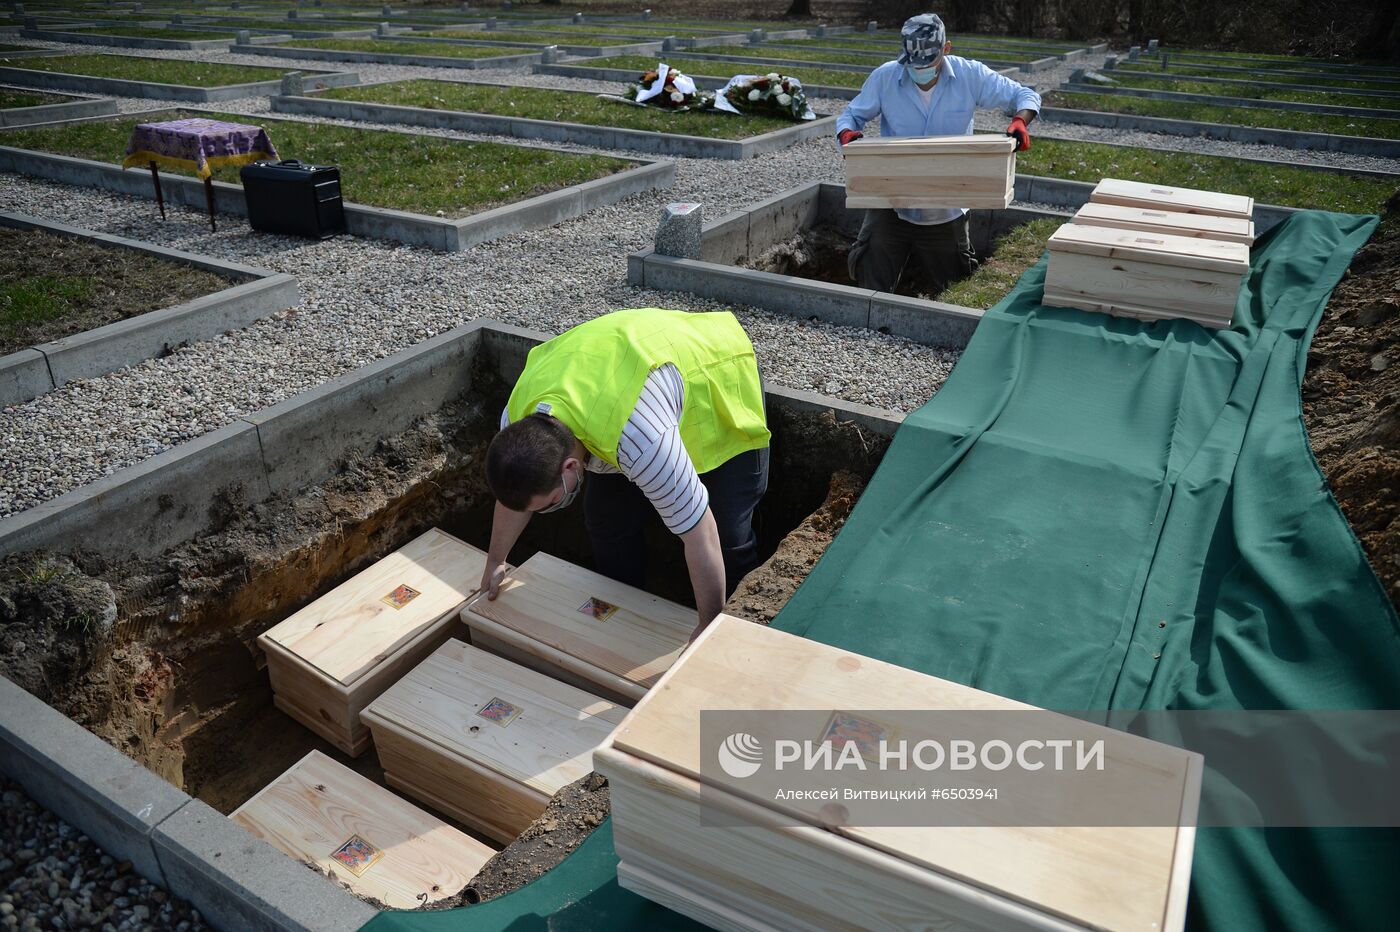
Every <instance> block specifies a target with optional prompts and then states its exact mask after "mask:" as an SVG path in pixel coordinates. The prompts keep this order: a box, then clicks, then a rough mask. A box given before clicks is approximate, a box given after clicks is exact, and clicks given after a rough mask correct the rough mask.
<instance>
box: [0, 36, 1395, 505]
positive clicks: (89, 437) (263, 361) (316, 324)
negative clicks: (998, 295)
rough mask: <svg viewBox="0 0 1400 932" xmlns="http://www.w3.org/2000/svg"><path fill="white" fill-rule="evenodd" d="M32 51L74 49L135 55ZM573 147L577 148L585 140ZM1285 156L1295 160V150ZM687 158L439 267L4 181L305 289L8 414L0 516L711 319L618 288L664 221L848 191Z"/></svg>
mask: <svg viewBox="0 0 1400 932" xmlns="http://www.w3.org/2000/svg"><path fill="white" fill-rule="evenodd" d="M32 44H35V45H43V46H51V47H62V48H64V49H66V50H70V51H77V52H83V53H92V52H100V51H114V52H123V51H126V52H130V51H131V50H121V49H105V48H103V47H95V46H81V47H74V46H59V45H58V44H55V43H32ZM139 54H142V55H154V56H158V57H171V58H186V59H191V58H193V59H202V60H209V61H224V62H236V63H245V64H257V65H268V64H271V63H272V62H273V61H274V60H271V59H264V58H261V57H257V58H254V57H252V56H246V55H237V54H234V53H230V52H144V51H143V52H140V53H139ZM278 61H279V65H280V60H278ZM300 64H301V65H303V66H304V67H305V68H306V69H308V70H317V69H320V70H324V69H326V68H334V67H340V66H337V65H335V64H333V63H326V62H314V61H309V62H302V63H300ZM1084 64H1085V63H1083V62H1076V63H1072V64H1065V65H1061V66H1059V67H1057V68H1055V69H1053V70H1051V71H1046V72H1039V73H1037V74H1035V75H1034V76H1032V78H1030V79H1028V82H1027V83H1030V84H1032V86H1036V87H1037V88H1039V89H1041V90H1046V89H1049V88H1052V87H1054V86H1057V85H1058V84H1059V83H1060V82H1062V81H1064V80H1066V79H1068V77H1069V73H1070V72H1071V71H1072V70H1073V69H1074V68H1076V67H1083V65H1084ZM1092 64H1097V61H1094V62H1092ZM295 66H296V63H293V64H292V67H295ZM343 67H345V68H347V69H353V70H355V71H358V72H359V73H360V74H361V75H362V78H363V79H364V80H365V81H387V80H395V79H401V78H405V77H442V78H452V79H457V80H462V79H464V78H465V77H467V76H468V75H470V77H471V78H472V79H473V80H483V81H494V82H500V83H514V84H522V85H526V84H528V85H542V86H550V87H561V88H564V87H567V88H575V89H580V90H595V91H602V90H616V85H614V84H611V83H598V82H591V81H580V80H576V79H568V78H557V77H551V76H542V75H532V74H528V73H526V72H524V71H521V70H514V71H499V72H496V71H493V72H472V73H464V72H462V71H458V70H452V69H431V68H410V67H403V66H395V65H345V66H343ZM119 105H120V107H121V109H122V110H123V111H124V112H130V111H135V110H147V109H153V108H159V107H161V106H164V104H163V103H162V102H160V101H151V100H135V99H122V100H120V101H119ZM218 107H219V108H220V109H224V110H228V111H232V112H239V113H247V114H261V113H267V112H268V100H267V98H265V97H258V98H248V99H244V100H240V101H232V102H227V103H223V104H219V105H218ZM842 107H844V103H843V102H840V101H829V100H818V101H814V108H815V109H817V110H818V111H819V112H822V113H834V112H839V111H840V110H841V109H842ZM336 122H341V121H336ZM368 125H373V124H368ZM978 127H979V128H980V129H985V130H989V131H996V130H1000V129H1004V128H1005V119H1004V118H1003V117H1001V116H1000V115H996V114H981V115H979V117H978ZM390 128H397V129H402V127H390ZM1037 129H1040V127H1037ZM415 131H416V132H423V133H425V134H428V135H441V136H451V137H458V138H475V139H498V138H499V137H491V136H481V135H476V134H463V133H455V132H448V131H437V130H415ZM1080 131H1083V132H1084V135H1082V136H1081V135H1080ZM1102 132H1103V131H1101V130H1090V129H1089V128H1085V127H1068V126H1063V125H1062V126H1057V127H1054V128H1053V129H1052V130H1051V131H1049V132H1047V133H1046V135H1053V136H1057V137H1058V136H1061V135H1065V134H1069V135H1070V136H1077V137H1079V138H1093V137H1091V136H1089V135H1088V134H1090V133H1102ZM1130 137H1131V138H1129V136H1125V135H1124V134H1116V135H1114V136H1113V138H1112V141H1116V142H1125V141H1134V142H1141V143H1143V144H1151V145H1156V146H1159V147H1163V148H1181V149H1190V150H1191V151H1214V149H1215V147H1217V146H1218V147H1220V151H1221V153H1222V154H1243V153H1244V152H1246V151H1247V152H1248V153H1249V154H1251V155H1259V154H1264V155H1267V154H1269V153H1270V152H1272V151H1273V150H1272V149H1271V147H1259V146H1252V147H1251V146H1244V145H1236V144H1230V143H1219V144H1212V143H1209V142H1208V141H1206V140H1198V139H1191V140H1185V139H1182V138H1180V137H1169V136H1155V135H1151V134H1130ZM1149 140H1150V141H1149ZM563 148H571V149H579V150H585V147H580V146H564V147H563ZM1290 155H1291V157H1293V158H1298V157H1299V156H1298V154H1297V153H1291V154H1290ZM1317 155H1319V156H1324V155H1327V154H1323V153H1318V154H1317ZM1375 161H1376V160H1351V162H1350V163H1349V164H1351V165H1352V167H1370V165H1369V164H1362V163H1363V162H1366V163H1370V162H1375ZM676 162H677V174H676V182H675V185H674V186H673V187H672V188H671V189H670V190H669V191H664V192H652V193H648V194H642V195H637V196H634V197H632V198H629V199H627V200H626V201H623V202H621V203H619V204H616V205H613V206H610V207H606V208H602V209H598V210H594V211H592V212H591V213H589V214H588V215H587V216H585V217H582V218H579V219H576V220H572V221H569V222H566V223H563V224H560V225H558V226H556V227H554V228H551V229H549V230H547V231H534V232H527V233H522V234H517V235H515V236H511V237H507V238H505V239H502V240H499V241H497V242H495V243H491V244H487V245H483V246H478V247H476V248H473V249H471V250H467V251H465V252H459V253H447V254H442V253H434V252H431V251H428V250H424V249H415V248H411V247H404V246H395V245H393V244H389V243H382V242H375V241H370V240H361V239H351V238H349V237H340V238H337V239H335V240H330V241H327V242H323V243H309V242H307V241H304V240H297V239H290V238H284V237H273V236H267V235H257V236H254V235H252V234H251V233H250V232H249V231H247V230H246V228H241V225H240V224H227V225H225V229H224V230H222V231H221V232H219V233H217V234H211V233H210V232H209V230H208V227H207V225H206V223H205V220H204V218H203V217H202V216H201V213H200V212H199V211H198V210H195V209H181V208H175V209H173V210H171V212H170V219H169V220H168V221H165V222H162V221H160V220H159V219H158V215H157V214H156V211H155V207H154V204H152V203H150V199H149V198H132V197H124V196H118V195H113V194H107V193H103V192H99V191H92V190H87V189H82V188H77V187H70V186H67V185H61V184H56V183H50V182H45V181H39V180H36V179H30V178H24V177H21V176H17V175H12V174H0V207H3V208H4V209H6V210H18V211H23V212H26V213H32V214H36V215H39V216H50V217H61V218H63V219H64V220H65V221H66V222H68V223H74V224H77V225H79V226H83V227H87V228H90V229H94V230H100V231H104V232H110V233H116V234H119V235H122V236H128V237H132V238H135V239H140V240H146V241H149V242H154V243H159V244H162V245H166V246H173V247H176V248H180V249H187V250H190V251H194V252H201V253H208V254H211V255H215V256H220V257H225V258H231V259H235V260H238V261H242V262H248V263H250V264H254V265H260V266H263V267H266V268H270V269H273V270H275V271H279V272H288V273H291V274H293V275H296V276H297V277H298V279H299V280H300V281H301V287H302V295H303V300H302V303H301V305H299V306H298V307H297V308H294V309H292V310H290V311H289V312H287V313H284V314H280V315H277V316H275V317H271V318H267V319H264V320H262V321H259V322H257V323H255V324H253V325H252V326H250V327H248V328H247V329H245V330H241V331H238V332H235V333H230V334H225V335H223V336H220V337H219V338H217V339H214V340H209V341H205V342H202V343H198V344H195V345H192V346H189V347H185V348H182V349H180V350H178V351H177V352H175V353H173V354H172V355H170V356H168V357H166V358H163V359H156V360H150V361H147V362H145V363H142V364H140V365H137V366H134V367H132V368H130V369H126V370H122V371H119V372H115V373H112V374H110V375H107V376H104V377H101V378H97V379H92V380H88V381H84V382H79V383H74V384H71V385H69V386H66V387H64V388H62V389H60V390H58V391H55V392H52V393H50V394H48V395H45V396H42V397H40V398H37V399H34V400H33V401H31V402H28V403H26V404H23V405H18V406H15V407H12V408H6V409H3V410H0V516H3V515H6V514H12V513H15V512H18V511H21V510H24V509H26V508H29V507H32V506H34V505H36V504H39V503H40V502H43V501H47V500H48V499H51V498H53V497H55V496H57V495H59V494H62V493H63V492H65V491H68V490H69V489H72V488H75V487H77V486H80V485H83V484H85V483H87V482H90V481H92V480H93V479H96V478H99V477H101V476H104V475H108V474H110V473H112V472H114V471H116V470H117V469H120V468H122V467H124V466H128V465H131V464H133V463H136V462H139V461H140V460H142V459H144V458H145V457H147V456H150V455H153V454H155V453H159V452H162V451H164V450H168V449H169V448H170V447H172V446H173V445H175V444H178V443H180V442H182V441H185V440H189V439H191V438H193V437H197V436H199V435H201V434H203V433H205V432H208V431H210V430H214V429H216V428H218V427H220V426H223V425H224V424H227V423H229V422H230V421H232V420H233V419H235V418H236V417H238V416H239V415H241V414H244V413H247V412H250V411H254V410H257V409H259V408H262V407H265V406H267V405H270V404H273V403H275V402H278V401H281V400H282V399H285V398H287V397H290V396H291V395H294V394H296V393H297V392H300V391H303V390H305V389H307V388H310V387H312V386H314V385H317V384H319V383H321V382H324V381H325V380H327V379H329V378H331V377H334V376H336V375H338V374H341V373H343V372H345V371H347V370H350V369H353V368H356V367H358V366H361V365H364V364H366V363H368V362H370V361H373V360H375V359H378V358H381V357H383V356H387V355H389V354H391V353H393V352H396V351H398V350H400V349H403V348H405V347H406V346H409V345H411V344H413V343H416V342H419V341H421V340H423V339H426V338H428V337H430V336H433V335H434V334H437V333H441V332H443V331H444V330H447V329H450V328H452V327H455V326H457V325H459V324H461V323H463V322H466V321H468V320H472V319H475V318H481V317H486V318H493V319H496V320H501V321H505V322H507V323H512V324H517V325H520V326H525V327H531V328H534V329H538V330H542V331H546V332H551V333H554V332H559V331H561V330H563V329H565V328H567V327H570V326H573V325H574V324H577V323H580V322H582V321H583V320H586V319H589V318H591V317H593V316H596V315H597V314H599V313H602V312H604V311H607V310H609V309H614V308H619V307H639V306H649V305H658V306H666V307H678V308H687V309H692V310H706V309H711V308H714V307H717V306H718V305H715V304H713V303H710V302H706V301H703V300H700V299H697V298H695V297H694V296H691V295H685V294H675V293H669V294H667V293H660V292H655V291H648V290H641V289H635V288H632V287H630V286H628V285H627V284H626V256H627V254H628V253H629V252H632V251H634V250H637V249H641V248H644V247H645V246H647V245H648V244H649V243H650V241H651V237H652V234H653V232H654V230H655V224H656V218H657V216H658V215H659V212H660V209H661V207H662V206H663V205H664V204H665V203H667V202H669V201H674V200H680V199H685V200H695V201H700V202H702V203H703V204H704V205H705V210H706V212H707V215H708V216H710V217H718V216H722V215H724V214H726V213H728V212H730V211H733V210H736V209H739V208H742V207H745V206H747V205H749V204H752V203H754V202H756V201H758V200H761V199H763V198H765V197H768V196H770V195H773V194H776V193H778V192H781V191H784V190H787V189H789V188H792V187H795V186H797V185H800V184H806V183H809V182H812V181H817V180H829V181H840V180H841V179H842V171H841V165H840V160H839V157H838V155H837V154H836V151H835V149H834V146H833V145H832V144H831V142H830V141H829V140H814V141H811V142H808V143H804V144H801V145H798V146H794V147H792V148H790V149H787V150H784V151H783V152H781V153H777V154H774V155H770V156H766V157H764V158H760V159H756V160H752V161H746V162H742V163H735V162H720V161H706V160H697V159H678V160H676ZM736 310H737V311H738V313H739V316H740V318H741V320H742V321H743V323H744V325H745V327H746V328H747V329H748V331H749V333H750V334H751V335H752V337H753V340H754V344H755V346H756V347H757V350H758V354H759V357H760V359H761V362H762V365H763V367H764V370H765V373H766V375H767V376H768V378H770V379H771V380H772V381H773V382H775V383H776V384H782V385H786V386H789V387H794V388H801V389H809V390H813V391H817V392H821V393H823V394H828V395H834V396H837V397H841V398H844V399H846V400H848V401H855V402H861V403H865V404H872V405H876V406H879V407H885V408H893V409H896V410H901V411H908V410H911V409H913V408H914V407H917V406H918V405H919V404H921V403H923V402H924V401H925V400H927V399H928V397H929V396H930V395H931V394H932V393H933V392H934V391H935V390H936V389H937V387H938V386H939V385H940V384H942V382H943V380H944V378H946V376H947V374H948V372H949V371H951V368H952V366H953V364H954V363H955V362H956V360H957V354H956V353H954V352H948V351H942V350H935V349H931V348H929V347H925V346H920V345H918V344H914V343H909V342H907V341H904V340H899V339H895V338H891V337H886V336H883V335H881V334H877V333H871V332H870V331H866V330H860V329H851V328H841V327H834V326H830V325H827V324H823V323H819V322H802V321H800V320H794V319H793V318H791V317H786V316H779V315H776V314H771V313H767V312H763V311H757V310H752V309H743V308H739V309H736ZM797 310H799V311H800V308H798V309H797Z"/></svg>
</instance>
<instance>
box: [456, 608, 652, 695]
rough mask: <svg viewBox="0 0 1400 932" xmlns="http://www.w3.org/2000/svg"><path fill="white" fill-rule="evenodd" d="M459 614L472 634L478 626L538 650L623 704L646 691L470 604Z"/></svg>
mask: <svg viewBox="0 0 1400 932" xmlns="http://www.w3.org/2000/svg"><path fill="white" fill-rule="evenodd" d="M460 617H461V619H462V623H463V624H465V625H466V626H467V628H468V629H469V630H470V631H471V632H472V634H473V636H475V634H476V632H477V629H480V630H481V632H482V633H483V634H485V635H486V636H487V637H488V638H494V639H495V640H497V641H501V642H504V643H506V644H509V645H510V646H511V647H514V648H515V649H517V650H520V651H523V652H525V653H527V654H531V655H535V654H538V655H539V657H540V659H542V660H545V661H548V662H550V663H552V664H553V665H555V666H557V667H562V668H563V669H565V670H568V671H569V672H570V673H572V674H574V675H575V676H578V677H581V678H582V679H583V680H585V681H586V682H588V683H589V684H591V685H592V686H593V688H596V686H597V684H598V683H599V682H601V683H602V685H603V686H605V687H606V688H608V689H611V690H613V691H614V692H615V693H617V694H618V695H619V696H625V697H626V701H624V702H623V703H622V704H623V705H626V706H629V707H631V706H634V705H636V704H637V703H638V702H640V701H641V699H642V697H643V696H645V695H646V694H647V687H645V686H643V685H641V684H640V683H634V682H633V681H632V680H629V679H626V678H624V677H621V676H618V675H617V674H616V673H613V672H612V671H611V670H604V669H603V668H602V667H595V666H594V665H592V664H591V663H587V662H586V661H584V660H581V659H580V658H578V657H575V656H574V655H573V654H567V653H565V652H564V651H562V650H559V649H558V648H557V647H554V646H552V645H550V644H546V643H544V642H543V641H539V640H535V639H534V638H529V637H526V636H525V635H523V634H521V633H520V632H518V631H516V630H515V629H514V628H509V627H506V626H505V625H503V624H501V623H500V622H498V621H495V620H494V619H491V618H487V617H485V616H484V615H478V614H477V613H475V612H473V611H471V609H470V608H464V609H462V613H461V616H460ZM473 643H475V642H473ZM506 659H507V660H510V659H513V658H509V657H507V658H506ZM536 672H539V671H536ZM659 679H660V677H658V680H659ZM570 685H572V686H575V687H576V688H580V689H587V688H588V687H582V686H578V684H576V683H571V684H570ZM599 698H603V699H606V698H607V697H606V696H600V697H599Z"/></svg>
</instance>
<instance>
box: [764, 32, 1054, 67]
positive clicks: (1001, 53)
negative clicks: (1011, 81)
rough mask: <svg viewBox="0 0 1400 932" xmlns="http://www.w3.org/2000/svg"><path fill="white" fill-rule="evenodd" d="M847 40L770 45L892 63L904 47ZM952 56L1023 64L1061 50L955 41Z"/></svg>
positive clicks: (837, 37) (775, 41)
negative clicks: (832, 50) (844, 52)
mask: <svg viewBox="0 0 1400 932" xmlns="http://www.w3.org/2000/svg"><path fill="white" fill-rule="evenodd" d="M843 38H844V37H842V36H833V37H830V38H826V39H778V40H774V41H772V42H769V43H767V44H768V45H773V46H781V47H783V48H795V49H800V48H849V49H850V50H851V51H852V52H863V53H865V54H868V55H881V56H884V59H885V61H889V60H890V59H893V58H896V57H898V55H899V50H900V47H899V43H898V42H869V41H861V40H859V39H847V40H845V41H842V40H843ZM952 54H954V55H961V56H962V57H963V58H982V57H987V58H992V59H996V60H1000V61H1005V60H1007V59H1015V60H1017V61H1021V60H1025V59H1032V58H1046V57H1049V56H1051V55H1057V54H1059V51H1058V50H1057V49H1052V48H1034V47H1031V46H1026V47H1020V48H1018V47H1013V46H997V45H982V44H980V43H971V42H969V43H967V44H959V43H956V42H955V43H954V44H953V52H952Z"/></svg>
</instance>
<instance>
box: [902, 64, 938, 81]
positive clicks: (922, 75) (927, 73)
mask: <svg viewBox="0 0 1400 932" xmlns="http://www.w3.org/2000/svg"><path fill="white" fill-rule="evenodd" d="M904 67H905V68H906V69H908V71H909V76H910V77H911V78H913V79H914V83H915V84H928V83H929V82H930V81H932V80H933V79H934V78H936V77H938V67H937V66H936V65H929V66H928V67H927V68H915V67H914V66H913V65H905V66H904Z"/></svg>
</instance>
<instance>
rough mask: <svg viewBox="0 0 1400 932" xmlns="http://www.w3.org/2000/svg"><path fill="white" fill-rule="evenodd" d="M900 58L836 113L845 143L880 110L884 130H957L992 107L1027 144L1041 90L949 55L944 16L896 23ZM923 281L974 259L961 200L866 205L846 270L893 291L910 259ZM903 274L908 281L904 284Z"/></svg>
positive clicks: (932, 288) (932, 282) (959, 270)
mask: <svg viewBox="0 0 1400 932" xmlns="http://www.w3.org/2000/svg"><path fill="white" fill-rule="evenodd" d="M900 40H901V42H902V44H903V51H902V52H901V53H900V56H899V58H897V59H895V60H894V61H890V62H885V64H883V65H881V66H880V67H878V68H876V69H875V70H874V71H873V72H871V74H870V77H868V78H866V80H865V84H864V86H862V87H861V89H860V93H859V94H858V95H856V98H855V100H852V101H851V103H850V105H849V106H848V107H846V110H845V112H844V113H842V114H841V116H840V117H839V118H838V119H837V121H836V138H837V141H838V143H839V144H840V145H842V146H844V145H845V144H846V143H848V142H850V141H851V140H853V139H860V138H861V136H862V135H863V134H862V133H861V130H862V129H863V128H864V126H865V124H866V123H867V122H869V121H870V120H872V119H874V118H875V117H877V116H878V117H879V118H880V135H882V136H963V135H971V133H972V116H973V111H974V110H976V108H978V107H998V108H1001V109H1003V110H1005V111H1006V112H1007V113H1014V114H1015V118H1014V119H1012V121H1011V125H1010V126H1009V127H1008V128H1007V130H1006V135H1008V136H1013V137H1015V139H1016V141H1017V142H1018V143H1019V145H1017V147H1016V151H1017V152H1024V151H1026V150H1027V149H1029V148H1030V147H1031V134H1030V131H1029V130H1028V129H1026V126H1027V124H1029V123H1030V122H1031V121H1032V120H1034V119H1035V117H1036V114H1037V113H1038V112H1039V111H1040V95H1039V94H1037V93H1036V92H1035V91H1033V90H1031V89H1030V88H1028V87H1024V86H1022V85H1020V84H1018V83H1016V82H1015V81H1012V80H1011V79H1010V78H1007V77H1004V76H1003V75H1000V74H997V73H996V72H995V71H993V70H992V69H990V68H988V67H987V66H986V65H984V64H982V63H981V62H980V61H974V60H972V59H968V58H959V57H958V56H956V55H949V54H948V53H949V51H950V50H951V49H952V48H953V44H952V43H951V42H949V41H948V34H947V31H946V30H945V29H944V27H943V20H941V19H939V18H938V17H937V16H936V15H934V14H932V13H923V14H921V15H919V16H915V17H912V18H910V19H909V20H908V21H906V22H905V24H904V27H903V28H902V29H901V30H900ZM911 258H912V259H913V260H914V264H915V266H916V268H917V270H918V271H920V272H922V274H923V278H924V281H922V282H921V283H920V285H919V288H918V290H920V291H927V292H928V293H930V294H937V293H938V292H939V291H942V290H943V288H944V287H946V286H947V284H948V283H949V282H951V281H953V280H954V279H957V278H960V277H962V276H964V275H966V274H968V273H969V272H971V271H972V270H973V269H975V268H976V267H977V260H976V258H975V257H974V256H973V253H972V242H971V240H970V239H969V238H968V234H967V211H966V210H965V209H963V208H958V207H953V208H932V209H929V208H925V209H919V208H901V209H897V210H889V209H885V210H868V211H866V212H865V222H864V223H863V224H862V225H861V230H860V235H859V236H858V237H857V238H856V243H855V245H854V246H853V247H851V252H850V256H849V260H848V261H849V265H850V272H851V277H852V278H854V279H855V280H856V282H857V283H858V284H859V285H860V287H862V288H871V289H874V290H876V291H894V290H895V288H896V287H897V286H898V285H899V283H900V279H901V277H902V276H903V275H904V272H905V269H906V266H907V265H909V264H910V259H911ZM907 283H908V282H907V281H906V284H907Z"/></svg>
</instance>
